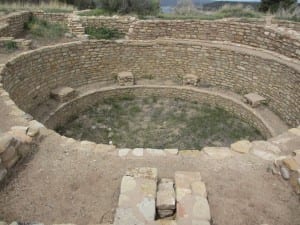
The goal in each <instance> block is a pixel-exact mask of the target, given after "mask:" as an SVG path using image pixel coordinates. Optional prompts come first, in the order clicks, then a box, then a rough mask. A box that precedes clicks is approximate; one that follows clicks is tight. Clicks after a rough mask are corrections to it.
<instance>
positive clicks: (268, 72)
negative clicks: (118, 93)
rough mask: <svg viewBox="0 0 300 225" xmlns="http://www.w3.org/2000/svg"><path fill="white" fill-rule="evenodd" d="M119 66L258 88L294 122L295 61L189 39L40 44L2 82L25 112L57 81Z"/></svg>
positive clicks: (80, 79) (148, 74)
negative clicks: (40, 45) (192, 75)
mask: <svg viewBox="0 0 300 225" xmlns="http://www.w3.org/2000/svg"><path fill="white" fill-rule="evenodd" d="M120 71H132V72H133V74H134V76H135V77H136V79H137V81H139V79H142V78H146V79H156V80H158V81H159V80H172V81H174V82H175V83H177V84H181V82H182V77H183V75H185V74H188V73H193V74H195V75H197V76H198V77H199V78H200V83H201V84H203V85H210V86H216V87H220V88H221V89H230V90H231V91H233V92H237V93H240V94H244V93H249V92H258V93H259V94H260V95H262V96H264V97H266V98H267V99H268V100H269V107H270V109H271V110H272V111H274V112H275V113H277V114H278V115H279V116H280V117H281V118H282V119H283V120H284V121H285V122H287V123H288V124H290V125H292V126H297V125H298V124H300V118H299V117H300V102H299V101H300V85H299V80H300V69H299V65H292V64H289V63H287V62H283V61H281V60H280V59H277V58H276V57H273V56H270V55H267V54H265V55H264V54H261V53H259V54H256V53H255V52H251V50H249V49H248V50H247V49H243V50H241V49H238V48H235V49H231V48H226V47H224V46H216V45H209V44H207V45H206V44H204V43H199V42H190V41H187V42H185V41H181V42H179V41H118V42H113V41H86V42H75V43H69V44H62V45H57V46H53V47H44V48H41V49H38V50H35V51H30V52H27V53H24V54H22V55H20V56H18V57H17V58H15V59H13V60H11V61H10V62H9V63H7V65H6V66H5V67H4V69H3V70H2V73H1V75H2V77H3V81H2V82H3V85H4V88H5V89H6V90H7V91H8V92H9V93H10V96H11V98H12V99H13V100H14V101H15V102H16V103H17V105H18V106H19V107H20V108H21V109H23V110H25V111H26V112H30V111H31V110H33V109H34V108H36V107H38V106H39V105H40V104H41V103H42V102H44V101H45V100H47V99H48V98H49V93H50V91H51V90H52V89H54V88H56V87H58V86H71V87H79V86H82V85H86V84H91V83H96V82H104V83H105V82H109V83H114V82H115V81H116V75H117V73H118V72H120Z"/></svg>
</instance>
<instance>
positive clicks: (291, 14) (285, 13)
mask: <svg viewBox="0 0 300 225" xmlns="http://www.w3.org/2000/svg"><path fill="white" fill-rule="evenodd" d="M275 17H276V18H277V19H284V20H291V21H295V22H300V8H299V7H297V6H296V7H295V6H292V7H291V8H289V9H284V8H280V9H279V10H278V11H277V12H276V13H275Z"/></svg>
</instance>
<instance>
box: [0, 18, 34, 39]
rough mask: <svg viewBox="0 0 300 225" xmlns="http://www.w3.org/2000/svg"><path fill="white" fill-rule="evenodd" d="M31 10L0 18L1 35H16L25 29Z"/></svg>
mask: <svg viewBox="0 0 300 225" xmlns="http://www.w3.org/2000/svg"><path fill="white" fill-rule="evenodd" d="M30 15H31V13H30V12H16V13H12V14H9V15H7V16H4V17H2V18H0V37H16V36H18V35H19V34H20V33H22V32H23V30H24V23H26V22H27V21H28V20H29V18H30Z"/></svg>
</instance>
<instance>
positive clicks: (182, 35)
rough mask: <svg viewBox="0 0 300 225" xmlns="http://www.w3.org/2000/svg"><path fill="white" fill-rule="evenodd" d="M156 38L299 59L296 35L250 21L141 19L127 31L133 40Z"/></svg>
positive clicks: (299, 51)
mask: <svg viewBox="0 0 300 225" xmlns="http://www.w3.org/2000/svg"><path fill="white" fill-rule="evenodd" d="M159 37H168V38H176V39H197V40H208V41H229V42H234V43H239V44H243V45H248V46H252V47H257V48H262V49H266V50H270V51H274V52H278V53H280V54H282V55H285V56H288V57H290V58H296V59H300V49H299V46H300V40H299V38H295V37H293V36H291V35H288V34H285V33H280V32H278V31H276V30H274V29H272V28H270V27H266V26H261V25H256V24H253V23H251V24H245V23H241V22H228V21H224V20H223V21H222V20H219V21H201V20H200V21H199V20H190V21H186V20H172V21H168V20H140V21H137V22H135V23H133V24H132V25H131V27H130V29H129V32H128V38H129V39H135V40H147V39H156V38H159Z"/></svg>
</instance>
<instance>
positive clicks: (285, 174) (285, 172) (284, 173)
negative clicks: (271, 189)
mask: <svg viewBox="0 0 300 225" xmlns="http://www.w3.org/2000/svg"><path fill="white" fill-rule="evenodd" d="M280 173H281V176H282V177H283V179H285V180H289V179H290V172H289V170H288V169H287V168H286V167H284V166H282V167H280Z"/></svg>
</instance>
